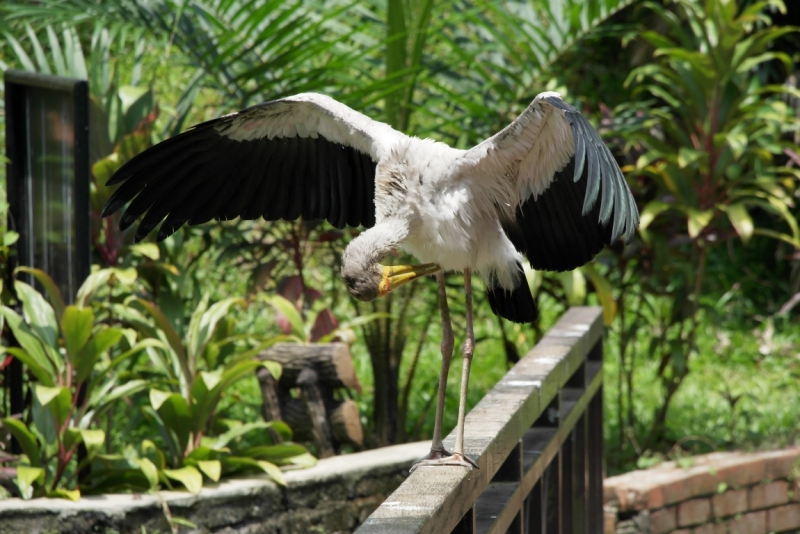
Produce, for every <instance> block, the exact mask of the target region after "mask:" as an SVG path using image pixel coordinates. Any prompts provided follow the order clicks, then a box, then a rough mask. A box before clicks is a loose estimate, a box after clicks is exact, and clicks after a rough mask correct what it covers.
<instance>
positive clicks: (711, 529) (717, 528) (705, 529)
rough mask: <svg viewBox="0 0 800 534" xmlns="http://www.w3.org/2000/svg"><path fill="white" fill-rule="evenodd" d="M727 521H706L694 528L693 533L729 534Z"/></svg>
mask: <svg viewBox="0 0 800 534" xmlns="http://www.w3.org/2000/svg"><path fill="white" fill-rule="evenodd" d="M727 532H728V527H726V526H725V523H706V524H705V525H701V526H699V527H695V528H694V529H692V534H727Z"/></svg>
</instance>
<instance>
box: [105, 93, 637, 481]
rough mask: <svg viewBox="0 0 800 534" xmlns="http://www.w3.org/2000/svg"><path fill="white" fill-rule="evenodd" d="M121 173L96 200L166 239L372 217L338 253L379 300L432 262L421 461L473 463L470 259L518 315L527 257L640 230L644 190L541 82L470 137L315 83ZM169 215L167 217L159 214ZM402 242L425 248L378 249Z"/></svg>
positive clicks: (577, 262)
mask: <svg viewBox="0 0 800 534" xmlns="http://www.w3.org/2000/svg"><path fill="white" fill-rule="evenodd" d="M107 185H108V186H119V187H118V188H117V189H116V190H115V191H114V192H113V193H112V194H111V196H110V197H109V199H108V202H107V203H106V205H105V206H104V208H103V211H102V216H103V217H108V216H110V215H112V214H114V213H116V212H118V211H119V210H121V209H122V208H123V207H125V206H126V205H127V208H126V209H125V211H124V212H123V213H122V215H121V217H120V219H119V227H120V229H121V230H125V229H127V228H128V227H130V226H131V225H133V224H134V223H135V222H136V221H137V220H138V219H139V218H140V217H141V221H140V223H139V225H138V228H137V229H136V233H135V240H136V241H139V240H141V239H144V238H145V237H147V236H148V235H149V234H150V233H151V232H152V231H153V230H155V229H156V227H157V226H158V227H159V229H158V233H157V236H156V239H157V240H158V241H160V240H163V239H165V238H167V237H168V236H170V235H171V234H173V233H174V232H175V231H176V230H178V229H179V228H180V227H181V226H183V225H184V224H187V223H188V224H190V225H195V224H201V223H205V222H208V221H211V220H212V219H217V220H232V219H235V218H237V217H240V218H241V219H250V220H252V219H259V218H263V219H265V220H267V221H275V220H280V219H283V220H290V221H291V220H296V219H298V218H302V219H303V220H306V221H319V220H327V221H328V222H329V223H330V224H332V225H333V226H334V227H336V228H339V229H343V228H345V227H346V226H350V227H363V228H364V230H363V231H361V232H360V233H359V234H358V235H357V236H356V237H355V238H354V239H352V241H351V242H350V243H349V244H348V245H347V247H346V248H345V250H344V252H343V254H342V266H341V275H342V278H343V279H344V281H345V284H346V285H347V288H348V290H349V292H350V293H351V294H352V295H353V297H355V298H356V299H358V300H361V301H371V300H373V299H376V298H379V297H382V296H384V295H386V294H388V293H390V292H391V291H393V290H395V289H397V288H398V287H401V286H402V285H404V284H407V283H409V282H411V281H413V280H416V279H419V278H421V277H426V276H430V275H434V276H435V277H436V281H437V285H438V300H439V308H440V315H441V321H442V343H441V354H442V366H441V370H440V373H439V385H438V392H437V408H436V415H435V419H434V431H433V439H432V442H431V450H430V453H429V454H428V455H426V456H425V457H424V458H422V459H420V460H419V461H418V462H416V463H415V464H414V467H413V468H412V469H416V468H419V467H421V466H463V467H466V468H468V469H472V468H473V467H477V465H476V463H475V461H474V460H472V459H471V458H470V457H469V456H467V455H466V454H465V452H464V420H465V416H466V398H467V390H468V383H469V374H470V366H471V363H472V359H473V355H474V347H475V337H474V333H473V309H472V275H473V274H477V275H479V276H480V277H481V278H482V280H483V282H484V284H485V286H486V288H487V295H488V301H489V304H490V307H491V310H492V312H493V313H494V314H496V315H498V316H500V317H502V318H505V319H508V320H510V321H513V322H516V323H529V322H531V321H534V320H535V319H536V317H537V312H538V311H537V307H536V304H535V301H534V299H533V297H532V295H531V291H530V289H529V287H528V284H527V281H526V278H525V275H524V269H523V264H524V261H525V260H526V259H527V261H528V263H529V264H530V266H531V267H532V268H534V269H538V270H549V271H565V270H572V269H575V268H577V267H579V266H581V265H583V264H585V263H587V262H589V261H591V260H592V259H593V258H594V257H595V256H596V255H597V254H598V253H599V252H600V251H601V250H602V249H603V248H604V247H605V246H607V245H609V244H611V243H613V242H615V241H617V240H619V239H621V238H623V237H624V238H625V241H626V243H629V242H630V240H631V239H632V237H633V235H634V233H635V231H636V228H637V226H638V223H639V212H638V209H637V206H636V202H635V200H634V197H633V195H632V193H631V190H630V188H629V187H628V184H627V183H626V181H625V178H624V176H623V174H622V172H621V170H620V168H619V166H618V165H617V163H616V160H615V159H614V157H613V155H612V153H611V151H610V150H609V148H608V147H607V146H606V145H605V143H604V142H603V141H602V139H601V138H600V135H599V134H598V133H597V131H596V130H595V129H594V127H593V126H592V125H591V123H590V122H589V121H588V120H587V119H586V118H585V117H584V116H583V115H582V114H581V113H580V112H579V111H578V110H577V109H576V108H575V107H573V106H572V105H570V104H568V103H567V102H566V101H565V100H564V99H563V98H562V97H561V95H560V94H559V93H556V92H552V91H547V92H543V93H540V94H538V95H536V96H535V97H534V98H533V100H532V102H531V103H530V104H529V105H528V106H527V108H526V109H525V110H524V111H523V112H522V113H521V114H520V115H519V116H518V117H516V118H515V119H514V120H513V121H512V122H511V123H510V124H509V125H508V126H506V127H505V128H503V129H502V130H501V131H499V132H498V133H497V134H495V135H493V136H492V137H489V138H488V139H486V140H484V141H483V142H481V143H479V144H477V145H476V146H474V147H472V148H470V149H468V150H460V149H456V148H452V147H450V146H449V145H447V144H445V143H442V142H437V141H434V140H432V139H420V138H417V137H411V136H408V135H406V134H404V133H402V132H399V131H397V130H395V129H394V128H392V127H391V126H390V125H388V124H385V123H382V122H380V121H376V120H373V119H371V118H369V117H368V116H366V115H364V114H362V113H360V112H358V111H356V110H354V109H352V108H350V107H349V106H347V105H345V104H343V103H340V102H338V101H337V100H335V99H333V98H331V97H329V96H325V95H321V94H315V93H303V94H298V95H294V96H290V97H286V98H281V99H276V100H273V101H270V102H266V103H262V104H258V105H255V106H252V107H249V108H247V109H244V110H242V111H239V112H235V113H230V114H228V115H224V116H221V117H219V118H216V119H213V120H210V121H206V122H203V123H200V124H198V125H195V126H193V127H191V128H190V129H188V130H187V131H185V132H183V133H181V134H178V135H176V136H174V137H171V138H169V139H167V140H165V141H162V142H160V143H158V144H155V145H153V146H152V147H150V148H148V149H147V150H145V151H143V152H141V153H140V154H138V155H136V156H135V157H133V158H132V159H130V160H129V161H127V162H126V163H125V164H123V165H122V166H121V167H120V168H119V169H118V170H117V171H116V172H115V173H114V174H113V175H112V176H111V178H110V179H109V180H108V182H107ZM159 225H160V226H159ZM397 249H403V250H405V251H406V252H408V253H409V254H411V255H412V256H414V257H415V258H416V259H417V260H419V263H416V264H410V265H384V264H382V263H381V262H382V261H384V258H385V257H386V255H387V254H389V253H390V252H391V251H394V250H397ZM449 272H460V273H463V276H464V295H465V299H466V307H465V315H466V332H465V333H464V340H465V341H464V343H463V346H462V349H461V350H462V354H463V366H462V377H461V385H460V397H459V409H458V420H457V421H458V422H457V426H456V439H455V444H454V447H453V450H452V451H448V450H446V449H445V447H444V444H443V441H442V419H443V414H444V398H445V386H446V383H447V376H448V373H449V369H450V363H451V360H452V353H453V345H454V335H453V329H452V325H451V320H450V312H449V308H448V303H447V295H446V292H445V273H449Z"/></svg>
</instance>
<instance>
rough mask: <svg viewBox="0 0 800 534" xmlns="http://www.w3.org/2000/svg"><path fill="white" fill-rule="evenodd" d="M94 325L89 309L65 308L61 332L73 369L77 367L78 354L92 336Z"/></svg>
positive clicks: (92, 314)
mask: <svg viewBox="0 0 800 534" xmlns="http://www.w3.org/2000/svg"><path fill="white" fill-rule="evenodd" d="M93 325H94V312H92V310H91V308H78V307H77V306H67V308H66V309H65V310H64V314H63V316H62V317H61V330H62V332H63V334H64V344H65V346H66V349H67V358H69V361H70V363H72V365H73V366H74V367H77V366H78V354H79V352H80V350H81V349H82V348H83V346H84V345H85V344H86V342H87V341H88V340H89V338H90V337H91V336H92V326H93Z"/></svg>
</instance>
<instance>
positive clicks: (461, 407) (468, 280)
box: [452, 269, 478, 467]
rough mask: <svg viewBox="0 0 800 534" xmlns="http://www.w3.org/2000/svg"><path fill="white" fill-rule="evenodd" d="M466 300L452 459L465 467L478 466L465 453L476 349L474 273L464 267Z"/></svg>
mask: <svg viewBox="0 0 800 534" xmlns="http://www.w3.org/2000/svg"><path fill="white" fill-rule="evenodd" d="M464 301H465V308H466V316H467V317H466V319H467V335H466V338H465V339H464V345H463V347H462V352H463V354H464V363H463V366H462V368H461V392H460V396H459V399H458V425H457V426H456V446H455V448H454V449H453V454H452V459H453V460H457V461H459V465H464V466H465V467H470V466H472V467H478V466H477V465H476V464H475V462H473V461H472V460H471V459H470V458H469V457H468V456H467V455H465V454H464V421H465V419H466V417H467V389H468V387H469V369H470V366H471V365H472V354H473V352H474V351H475V333H474V332H473V330H472V273H471V272H470V270H469V269H464Z"/></svg>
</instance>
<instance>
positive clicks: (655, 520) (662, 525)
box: [650, 506, 678, 534]
mask: <svg viewBox="0 0 800 534" xmlns="http://www.w3.org/2000/svg"><path fill="white" fill-rule="evenodd" d="M675 517H676V514H675V507H674V506H671V507H669V508H662V509H661V510H656V511H655V512H652V513H651V514H650V532H652V533H653V534H665V533H667V532H672V531H673V530H675V527H677V526H678V524H677V522H676V521H675Z"/></svg>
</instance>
